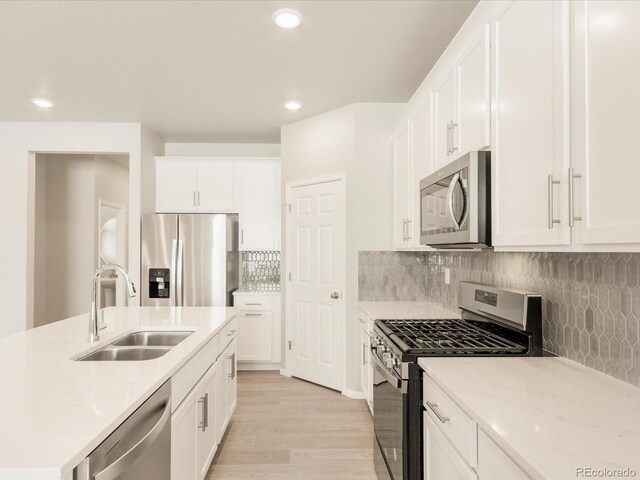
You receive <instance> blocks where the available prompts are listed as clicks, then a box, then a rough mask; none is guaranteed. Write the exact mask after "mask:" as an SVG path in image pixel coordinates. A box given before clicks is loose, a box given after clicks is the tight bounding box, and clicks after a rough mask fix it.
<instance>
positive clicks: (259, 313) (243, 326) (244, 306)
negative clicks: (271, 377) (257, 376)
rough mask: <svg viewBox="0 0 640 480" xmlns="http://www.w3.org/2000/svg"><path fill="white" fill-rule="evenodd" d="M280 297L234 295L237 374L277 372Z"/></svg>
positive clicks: (279, 358)
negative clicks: (236, 311) (252, 371)
mask: <svg viewBox="0 0 640 480" xmlns="http://www.w3.org/2000/svg"><path fill="white" fill-rule="evenodd" d="M280 298H281V297H280V295H279V294H278V295H275V294H260V293H247V292H236V293H235V294H234V297H233V304H234V306H236V307H238V309H239V312H238V316H237V318H238V346H237V357H238V361H239V362H241V365H240V369H241V370H278V369H279V368H280V362H281V350H282V348H281V345H280V343H281V341H282V340H281V339H282V333H281V328H282V323H281V315H280V311H281V307H280Z"/></svg>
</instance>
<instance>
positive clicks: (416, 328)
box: [383, 319, 526, 354]
mask: <svg viewBox="0 0 640 480" xmlns="http://www.w3.org/2000/svg"><path fill="white" fill-rule="evenodd" d="M383 324H384V325H386V326H387V328H389V330H390V331H391V333H392V335H394V336H395V337H397V339H398V340H400V341H401V342H402V343H403V344H405V345H406V347H407V349H408V350H409V351H411V352H413V353H421V354H482V353H484V354H504V353H523V352H525V351H526V348H525V347H524V346H523V345H519V344H517V343H515V342H512V341H511V340H508V339H506V338H504V337H501V336H499V335H496V334H494V333H492V332H490V331H487V330H484V329H482V328H480V327H478V326H476V325H474V324H472V323H469V322H466V321H463V320H460V319H443V320H383Z"/></svg>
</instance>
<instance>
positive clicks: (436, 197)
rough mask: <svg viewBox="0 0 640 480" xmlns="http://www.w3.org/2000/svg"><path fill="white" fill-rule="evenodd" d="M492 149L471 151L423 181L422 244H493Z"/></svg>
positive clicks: (434, 245) (421, 195) (447, 246)
mask: <svg viewBox="0 0 640 480" xmlns="http://www.w3.org/2000/svg"><path fill="white" fill-rule="evenodd" d="M490 159H491V152H469V153H467V154H466V155H463V156H462V157H460V158H458V159H457V160H454V161H453V162H451V163H450V164H449V165H447V166H445V167H443V168H441V169H440V170H438V171H436V172H434V173H433V174H431V175H429V176H428V177H425V178H423V179H422V180H421V181H420V244H421V245H429V246H431V247H438V248H479V247H490V246H491V171H490V167H491V162H490Z"/></svg>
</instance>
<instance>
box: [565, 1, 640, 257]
mask: <svg viewBox="0 0 640 480" xmlns="http://www.w3.org/2000/svg"><path fill="white" fill-rule="evenodd" d="M571 6H572V8H573V9H574V10H573V19H574V24H573V29H572V31H573V34H574V37H573V44H572V46H573V50H572V59H573V60H572V62H573V70H572V93H573V95H572V108H573V112H572V113H573V115H572V133H573V136H572V139H573V144H572V155H573V159H572V162H573V168H574V174H575V175H580V176H581V177H576V178H572V179H568V181H572V182H573V186H574V192H573V198H572V199H571V201H573V202H575V211H574V214H573V216H574V217H581V220H578V219H576V220H574V223H575V228H574V243H575V244H578V245H593V244H611V245H614V244H617V247H618V249H620V248H621V247H622V246H621V245H620V244H625V243H627V244H631V243H635V244H636V245H637V244H638V243H640V208H638V207H639V206H640V193H639V191H638V180H637V177H638V175H637V174H638V173H639V172H640V163H639V162H638V159H637V157H636V155H635V154H634V152H637V151H638V149H639V148H640V135H639V134H638V125H637V124H638V122H637V115H638V111H640V89H638V85H637V83H638V82H637V79H638V78H639V76H640V64H639V63H638V61H637V59H638V58H639V56H640V28H638V25H640V2H630V1H629V2H628V1H590V2H584V1H576V2H572V5H571ZM636 147H638V148H636ZM566 220H568V217H567V216H566V215H565V217H563V219H562V221H563V222H565V223H566ZM636 250H637V247H636Z"/></svg>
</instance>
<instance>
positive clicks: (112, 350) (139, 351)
mask: <svg viewBox="0 0 640 480" xmlns="http://www.w3.org/2000/svg"><path fill="white" fill-rule="evenodd" d="M169 350H171V347H114V346H112V345H108V346H106V347H103V348H101V349H100V350H96V351H95V352H93V353H90V354H89V355H87V356H85V357H82V358H79V359H78V360H79V361H81V362H117V361H125V362H127V361H128V362H131V361H133V362H136V361H140V360H152V359H154V358H158V357H161V356H162V355H164V354H165V353H167V352H168V351H169Z"/></svg>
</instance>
